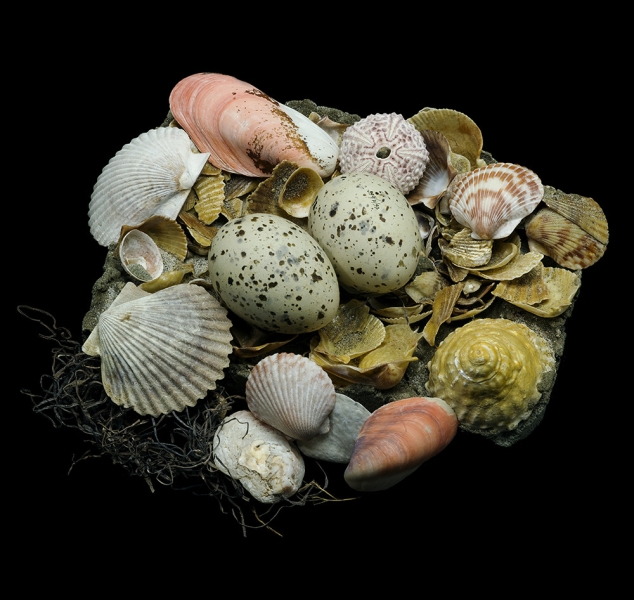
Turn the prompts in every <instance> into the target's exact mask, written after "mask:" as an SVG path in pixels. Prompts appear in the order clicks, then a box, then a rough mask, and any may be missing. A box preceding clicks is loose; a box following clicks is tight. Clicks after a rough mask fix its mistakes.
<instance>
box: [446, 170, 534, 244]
mask: <svg viewBox="0 0 634 600" xmlns="http://www.w3.org/2000/svg"><path fill="white" fill-rule="evenodd" d="M543 194H544V189H543V186H542V183H541V181H540V179H539V177H537V175H535V173H533V172H532V171H530V170H529V169H526V168H525V167H521V166H519V165H514V164H511V163H493V164H490V165H486V166H484V167H480V168H478V169H475V170H474V171H469V172H468V173H464V174H461V175H457V176H456V177H454V179H453V181H452V182H451V184H450V186H449V188H448V190H447V198H448V204H449V209H450V211H451V214H452V215H453V216H454V218H455V219H456V221H458V222H459V223H460V224H461V225H463V226H464V227H468V228H469V229H471V232H472V233H471V235H472V236H473V237H474V238H476V239H487V240H490V239H499V238H504V237H506V236H508V235H510V234H511V233H512V232H513V230H514V229H515V227H517V225H518V224H519V222H520V221H521V220H522V219H523V218H524V217H526V216H528V215H529V214H531V213H532V212H533V210H535V207H536V206H537V205H538V204H539V202H540V201H541V199H542V196H543Z"/></svg>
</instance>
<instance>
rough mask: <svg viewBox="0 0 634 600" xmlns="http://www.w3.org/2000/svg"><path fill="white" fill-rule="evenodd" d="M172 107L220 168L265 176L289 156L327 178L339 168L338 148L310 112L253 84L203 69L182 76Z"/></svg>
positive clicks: (179, 119) (188, 131)
mask: <svg viewBox="0 0 634 600" xmlns="http://www.w3.org/2000/svg"><path fill="white" fill-rule="evenodd" d="M169 102H170V110H171V111H172V114H173V115H174V118H175V119H176V121H177V122H178V124H179V125H180V126H181V127H182V128H183V129H184V130H185V131H187V133H188V134H189V135H190V137H191V138H192V140H193V141H194V143H195V144H196V146H197V147H198V149H199V150H201V152H209V153H210V154H209V162H210V163H212V164H213V165H215V166H216V167H218V168H220V169H222V170H224V171H228V172H230V173H237V174H242V175H249V176H252V177H264V176H267V175H270V174H271V172H272V170H273V168H274V167H275V165H277V164H278V163H280V162H281V161H283V160H290V161H292V162H295V163H297V164H298V165H299V166H300V167H309V168H312V169H315V171H317V173H318V174H319V175H321V176H322V177H328V176H330V175H331V174H332V173H333V171H334V170H335V166H336V164H337V156H338V154H339V148H338V146H337V144H336V142H335V141H334V140H333V139H332V138H331V137H330V135H328V133H326V132H325V131H324V130H323V129H322V128H321V127H319V126H318V125H316V124H315V123H313V122H312V121H311V120H310V119H309V118H308V117H306V116H304V115H302V114H301V113H299V112H298V111H296V110H294V109H292V108H289V107H288V106H285V105H283V104H280V103H279V102H277V101H275V100H273V99H272V98H270V97H269V96H267V95H266V94H265V93H263V92H262V91H260V90H258V89H257V88H255V87H254V86H252V85H250V84H248V83H246V82H244V81H240V80H239V79H236V78H235V77H231V76H228V75H223V74H220V73H198V74H195V75H190V76H189V77H186V78H185V79H182V80H181V81H179V82H178V83H177V84H176V86H175V87H174V89H173V90H172V92H171V94H170V98H169Z"/></svg>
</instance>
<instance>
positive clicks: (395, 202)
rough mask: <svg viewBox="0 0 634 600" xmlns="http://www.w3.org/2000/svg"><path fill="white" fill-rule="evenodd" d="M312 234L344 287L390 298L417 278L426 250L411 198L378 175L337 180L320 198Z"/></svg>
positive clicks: (311, 216)
mask: <svg viewBox="0 0 634 600" xmlns="http://www.w3.org/2000/svg"><path fill="white" fill-rule="evenodd" d="M308 232H309V233H310V234H311V235H312V236H313V238H315V239H316V240H317V242H318V243H319V245H320V246H321V247H322V248H324V250H325V251H326V253H327V254H328V257H329V258H330V261H331V262H332V265H333V267H334V268H335V271H336V272H337V277H338V278H339V282H340V283H341V284H342V285H344V286H346V287H348V288H350V289H352V290H356V291H358V292H364V293H367V292H370V293H378V294H385V293H388V292H391V291H394V290H397V289H399V288H401V287H403V286H404V285H405V284H406V283H407V282H408V281H409V280H410V279H411V277H412V276H413V274H414V271H415V270H416V266H417V265H418V256H419V254H420V252H421V250H422V247H423V244H422V239H421V237H420V233H419V229H418V222H417V220H416V215H415V214H414V211H413V209H412V207H411V206H410V205H409V203H408V202H407V198H405V196H404V195H403V194H402V193H401V192H400V191H399V190H398V189H397V188H396V187H395V186H394V185H392V184H391V183H389V182H388V181H386V180H385V179H382V178H381V177H379V176H378V175H373V174H370V173H364V172H358V173H351V174H347V175H340V176H339V177H335V178H334V179H331V180H330V181H329V182H328V183H326V184H325V185H324V186H323V187H322V188H321V189H320V190H319V192H318V193H317V196H316V198H315V201H314V202H313V204H312V206H311V209H310V213H309V214H308Z"/></svg>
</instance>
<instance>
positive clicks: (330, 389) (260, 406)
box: [245, 352, 337, 440]
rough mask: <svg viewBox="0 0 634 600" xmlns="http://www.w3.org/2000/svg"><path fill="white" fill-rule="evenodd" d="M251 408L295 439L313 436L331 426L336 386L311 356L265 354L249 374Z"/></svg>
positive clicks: (248, 394)
mask: <svg viewBox="0 0 634 600" xmlns="http://www.w3.org/2000/svg"><path fill="white" fill-rule="evenodd" d="M245 395H246V400H247V405H248V407H249V410H250V411H251V412H252V413H253V414H254V415H255V416H256V417H257V418H258V419H260V420H261V421H264V422H265V423H268V424H269V425H271V426H272V427H275V428H276V429H278V430H279V431H281V432H282V433H284V434H286V435H287V436H288V437H290V438H292V439H294V440H310V439H312V438H313V437H315V436H316V435H319V434H322V433H328V431H329V430H330V417H329V415H330V413H331V412H332V409H333V408H334V407H335V400H336V397H337V394H336V392H335V386H334V384H333V383H332V381H331V379H330V377H328V375H327V374H326V372H325V371H324V370H323V369H322V368H321V367H320V366H318V365H317V364H316V363H314V362H313V361H312V360H310V359H309V358H305V357H303V356H300V355H299V354H290V353H286V352H282V353H280V354H272V355H270V356H267V357H266V358H263V359H262V360H261V361H260V362H259V363H258V364H257V365H255V367H253V369H252V370H251V373H250V374H249V378H248V379H247V384H246V389H245Z"/></svg>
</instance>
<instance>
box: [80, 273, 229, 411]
mask: <svg viewBox="0 0 634 600" xmlns="http://www.w3.org/2000/svg"><path fill="white" fill-rule="evenodd" d="M129 286H132V287H134V284H132V283H128V284H127V286H126V288H127V287H129ZM126 288H124V290H126ZM131 291H132V292H134V296H136V295H138V294H139V293H140V292H137V291H135V290H131ZM122 293H123V292H122ZM126 293H127V291H126ZM230 327H231V321H229V319H228V318H227V311H226V310H225V309H224V308H222V307H221V306H220V304H219V303H218V301H217V300H216V299H215V298H214V297H213V296H212V295H211V294H209V293H208V292H207V291H205V290H204V289H203V288H202V287H200V286H197V285H188V284H179V285H175V286H172V287H168V288H165V289H163V290H160V291H158V292H156V293H154V294H143V295H142V296H141V297H140V298H137V299H134V300H130V301H125V300H124V301H121V302H117V301H116V300H115V302H113V304H112V306H111V307H110V308H109V309H108V310H106V311H104V312H103V314H102V315H101V317H100V319H99V322H98V324H97V326H96V328H95V331H94V332H93V334H92V335H91V337H90V338H89V340H87V342H86V344H84V347H83V350H84V352H86V353H88V354H92V355H96V354H97V355H100V356H101V376H102V381H103V385H104V388H105V391H106V394H108V396H109V397H110V398H111V399H112V400H113V401H114V402H115V403H116V404H119V405H121V406H124V407H127V408H132V409H134V410H135V411H136V412H137V413H139V414H140V415H146V414H149V415H152V416H155V417H156V416H158V415H160V414H167V413H169V412H172V411H180V410H183V409H184V408H185V407H186V406H194V405H195V404H196V402H197V401H198V400H200V399H201V398H203V397H204V396H205V395H206V394H207V391H208V390H213V389H214V388H215V387H216V382H217V381H218V380H219V379H222V377H223V376H224V374H223V369H224V368H225V367H227V366H228V365H229V354H230V353H231V349H232V348H231V343H230V342H231V333H230V332H229V328H230Z"/></svg>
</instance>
